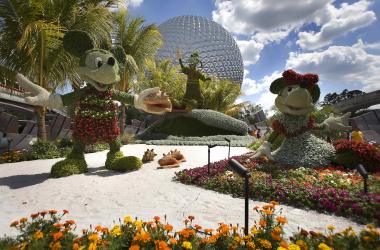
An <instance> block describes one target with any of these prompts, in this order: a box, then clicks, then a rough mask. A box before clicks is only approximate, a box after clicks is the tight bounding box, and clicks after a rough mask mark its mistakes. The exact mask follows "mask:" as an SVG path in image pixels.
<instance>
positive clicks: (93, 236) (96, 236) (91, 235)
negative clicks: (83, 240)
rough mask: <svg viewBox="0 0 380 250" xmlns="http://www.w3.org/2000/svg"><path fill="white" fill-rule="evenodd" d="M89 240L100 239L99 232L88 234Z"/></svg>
mask: <svg viewBox="0 0 380 250" xmlns="http://www.w3.org/2000/svg"><path fill="white" fill-rule="evenodd" d="M87 238H88V240H89V241H95V242H96V241H98V240H99V236H98V234H90V235H88V237H87Z"/></svg>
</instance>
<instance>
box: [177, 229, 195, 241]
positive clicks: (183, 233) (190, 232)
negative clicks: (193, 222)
mask: <svg viewBox="0 0 380 250" xmlns="http://www.w3.org/2000/svg"><path fill="white" fill-rule="evenodd" d="M179 234H180V235H181V236H182V237H184V238H185V239H188V238H190V237H191V236H194V235H195V232H194V230H192V229H190V228H185V229H183V230H182V231H180V232H179Z"/></svg>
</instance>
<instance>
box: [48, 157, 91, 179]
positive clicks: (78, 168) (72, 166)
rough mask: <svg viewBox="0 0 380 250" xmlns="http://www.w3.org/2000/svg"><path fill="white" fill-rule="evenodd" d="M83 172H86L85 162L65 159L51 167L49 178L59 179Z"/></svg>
mask: <svg viewBox="0 0 380 250" xmlns="http://www.w3.org/2000/svg"><path fill="white" fill-rule="evenodd" d="M85 172H87V163H86V161H85V160H83V159H65V160H62V161H59V162H57V163H55V164H54V165H53V167H52V168H51V172H50V176H51V177H53V178H59V177H65V176H69V175H74V174H82V173H85Z"/></svg>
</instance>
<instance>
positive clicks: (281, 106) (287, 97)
mask: <svg viewBox="0 0 380 250" xmlns="http://www.w3.org/2000/svg"><path fill="white" fill-rule="evenodd" d="M275 104H276V107H277V108H278V110H280V111H281V112H282V113H285V114H290V115H306V114H308V113H310V112H311V111H312V110H313V109H314V104H313V99H312V97H311V95H310V93H309V91H308V90H307V89H305V88H301V87H300V86H299V85H289V86H286V87H284V88H283V89H282V90H281V91H280V92H279V93H278V96H277V97H276V100H275Z"/></svg>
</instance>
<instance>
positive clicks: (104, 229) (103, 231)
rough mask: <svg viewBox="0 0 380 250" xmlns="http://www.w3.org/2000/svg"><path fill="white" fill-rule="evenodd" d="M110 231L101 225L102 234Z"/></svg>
mask: <svg viewBox="0 0 380 250" xmlns="http://www.w3.org/2000/svg"><path fill="white" fill-rule="evenodd" d="M109 232H110V231H109V230H108V228H107V227H103V228H102V233H104V234H108V233H109Z"/></svg>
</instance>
